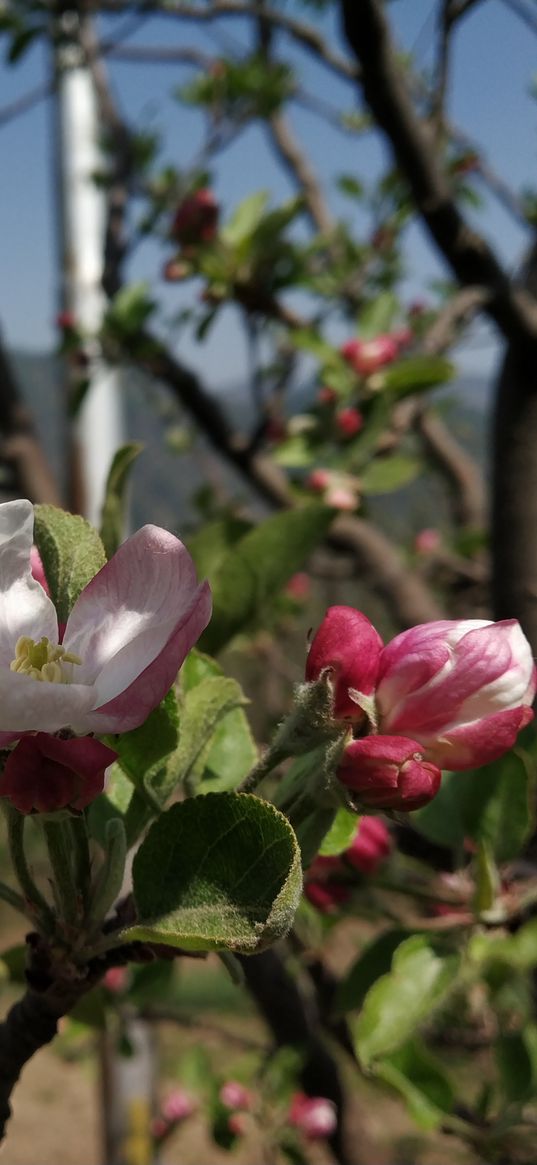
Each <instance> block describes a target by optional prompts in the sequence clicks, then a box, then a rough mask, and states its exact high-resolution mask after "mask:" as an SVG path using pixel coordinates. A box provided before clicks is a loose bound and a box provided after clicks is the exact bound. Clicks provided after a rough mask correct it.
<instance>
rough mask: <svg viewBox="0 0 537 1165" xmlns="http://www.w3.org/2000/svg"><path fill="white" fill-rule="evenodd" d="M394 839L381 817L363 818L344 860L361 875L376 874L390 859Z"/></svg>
mask: <svg viewBox="0 0 537 1165" xmlns="http://www.w3.org/2000/svg"><path fill="white" fill-rule="evenodd" d="M391 848H392V839H391V836H390V831H389V829H388V826H387V825H385V823H384V821H383V820H382V818H381V817H362V819H361V821H360V823H359V825H358V829H357V830H356V833H355V835H354V838H353V840H352V842H351V844H350V846H349V847H348V849H346V850H345V852H344V853H343V854H342V855H341V856H342V858H343V859H344V860H345V861H346V862H348V863H349V865H351V866H353V868H354V869H355V870H358V871H359V873H360V874H374V873H375V872H376V870H377V869H378V867H379V866H381V865H382V863H383V862H384V861H385V860H386V858H387V857H389V854H390V850H391Z"/></svg>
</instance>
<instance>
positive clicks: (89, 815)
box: [86, 764, 156, 850]
mask: <svg viewBox="0 0 537 1165" xmlns="http://www.w3.org/2000/svg"><path fill="white" fill-rule="evenodd" d="M155 812H156V810H155V807H154V806H153V805H150V804H149V802H148V800H147V798H146V795H145V793H144V795H142V794H141V793H138V792H137V790H136V789H135V787H134V785H133V783H132V781H130V780H129V778H128V777H127V776H126V775H125V773H124V772H123V769H122V768H121V765H119V764H114V765H112V767H111V769H109V770H108V773H107V778H106V793H101V795H100V797H96V799H95V801H92V803H91V805H90V806H89V809H87V810H86V819H87V822H88V828H89V831H90V835H91V837H93V838H94V839H95V841H97V842H98V843H99V845H100V846H101V848H102V849H104V850H105V849H106V827H107V824H108V822H109V821H111V820H112V819H113V818H114V817H121V819H122V821H123V824H124V826H125V834H126V837H127V848H128V849H130V847H131V846H132V845H134V843H135V841H136V840H137V839H138V837H139V836H140V834H141V833H142V832H143V830H144V829H145V827H146V825H148V824H149V822H150V821H151V818H152V817H154V816H155Z"/></svg>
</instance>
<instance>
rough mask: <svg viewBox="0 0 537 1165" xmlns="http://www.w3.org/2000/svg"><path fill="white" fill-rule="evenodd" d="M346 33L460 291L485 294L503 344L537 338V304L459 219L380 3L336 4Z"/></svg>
mask: <svg viewBox="0 0 537 1165" xmlns="http://www.w3.org/2000/svg"><path fill="white" fill-rule="evenodd" d="M342 9H343V14H344V21H345V30H346V34H347V37H348V40H349V43H350V45H351V46H352V48H353V50H354V52H355V54H356V57H357V60H358V61H359V63H360V64H361V68H362V84H363V90H364V94H365V97H366V100H367V102H368V104H369V106H370V108H371V110H372V112H373V115H374V117H375V120H376V121H377V124H378V125H379V127H380V128H381V129H382V130H383V132H384V133H385V134H386V136H387V138H388V140H389V141H390V144H391V146H392V149H393V152H394V155H395V158H396V161H397V164H398V165H399V167H400V169H401V172H402V173H403V174H404V176H405V178H406V180H407V182H408V184H409V186H410V189H411V191H412V194H413V197H414V201H415V204H416V208H417V210H418V212H419V214H420V215H421V217H422V219H423V221H424V222H425V224H426V225H427V227H428V229H429V232H430V234H431V236H432V237H433V239H434V241H435V242H436V244H437V246H438V248H439V249H440V251H441V253H442V254H443V256H444V258H445V260H446V262H447V263H448V264H449V266H450V267H451V268H452V270H453V271H454V272H455V274H456V276H457V278H458V279H459V281H460V283H461V284H462V286H464V287H468V286H473V287H475V286H480V287H483V288H484V289H485V290H486V291H487V292H488V294H489V299H488V301H487V305H486V311H487V312H488V314H489V315H490V316H491V318H492V319H494V321H495V322H496V324H497V325H498V327H499V329H500V331H501V332H502V333H503V334H504V335H505V336H506V338H508V339H509V338H515V337H518V338H521V339H526V340H527V339H529V338H533V337H537V304H536V303H535V302H534V301H533V300H532V298H531V297H530V296H529V295H528V294H527V293H526V292H524V290H523V289H521V288H520V287H518V286H517V285H516V284H515V283H514V282H513V281H512V280H511V279H509V277H508V275H507V274H506V272H505V271H504V270H503V268H502V267H501V265H500V263H499V261H498V259H497V257H496V255H495V254H494V252H493V251H492V249H491V247H490V246H489V245H488V244H487V243H486V242H485V240H484V239H483V238H482V237H481V236H480V235H479V234H478V233H477V232H476V231H474V230H473V229H472V228H471V227H470V226H469V224H468V223H467V222H466V220H465V219H464V217H463V215H462V214H461V211H460V209H459V207H458V206H457V204H456V202H455V199H454V197H453V193H452V190H451V188H450V186H449V183H448V181H447V179H446V177H445V175H444V174H443V172H442V169H441V167H440V164H439V161H438V159H437V157H436V154H435V149H434V141H433V139H432V137H431V133H430V129H428V128H427V127H426V126H425V125H424V124H423V123H421V122H420V120H419V118H418V117H417V115H416V113H415V111H414V108H413V106H412V102H411V100H410V96H409V92H408V87H407V84H406V82H405V78H404V74H403V70H402V67H401V65H400V64H399V61H398V59H397V56H396V54H395V50H394V48H393V45H392V41H391V37H390V33H389V30H388V26H387V23H386V20H385V18H384V14H383V10H382V7H381V5H380V3H379V0H361V3H360V4H355V3H354V0H342Z"/></svg>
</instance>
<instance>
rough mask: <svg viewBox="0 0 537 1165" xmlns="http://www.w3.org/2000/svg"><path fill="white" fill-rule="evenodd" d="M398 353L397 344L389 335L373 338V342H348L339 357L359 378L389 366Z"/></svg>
mask: <svg viewBox="0 0 537 1165" xmlns="http://www.w3.org/2000/svg"><path fill="white" fill-rule="evenodd" d="M398 353H399V347H398V344H397V342H396V341H395V340H394V339H393V337H392V336H389V335H381V336H375V338H374V340H348V341H347V343H346V344H343V347H342V348H341V355H342V356H343V357H344V359H345V360H346V361H347V363H348V364H350V365H351V367H352V368H354V371H355V372H357V373H358V375H359V376H370V375H371V373H372V372H377V371H378V369H379V368H382V367H383V365H384V364H391V363H392V361H393V360H395V359H396V357H397V355H398Z"/></svg>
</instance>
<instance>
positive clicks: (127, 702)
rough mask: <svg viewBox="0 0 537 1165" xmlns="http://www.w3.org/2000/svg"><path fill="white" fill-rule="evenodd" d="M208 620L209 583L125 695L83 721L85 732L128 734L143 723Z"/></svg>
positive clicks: (209, 604)
mask: <svg viewBox="0 0 537 1165" xmlns="http://www.w3.org/2000/svg"><path fill="white" fill-rule="evenodd" d="M210 617H211V591H210V587H209V584H208V582H203V583H200V585H199V586H198V587H197V589H196V591H195V592H194V597H193V599H192V603H191V606H190V609H189V610H188V611H187V612H186V614H185V615H184V616H183V618H182V619H181V620H180V622H179V626H178V627H177V628H176V630H175V631H174V633H173V635H172V636H171V637H170V639H169V640H168V642H167V644H166V645H165V647H164V648H163V650H162V651H161V653H160V655H159V656H157V658H156V659H154V660H153V661H152V662H151V663H150V664H149V665H148V667H146V668H145V670H144V671H143V672H142V673H141V675H139V676H138V677H137V678H136V679H135V680H134V682H133V683H132V684H130V686H129V687H128V688H126V690H125V691H124V692H120V694H119V695H118V696H116V697H115V698H114V699H113V700H110V701H109V703H107V704H103V705H102V706H101V707H99V708H97V709H96V710H95V711H94V712H91V713H90V714H89V716H86V717H85V718H84V724H85V725H86V729H85V730H86V731H93V732H129V731H130V730H131V729H132V728H137V727H138V725H139V724H143V722H144V720H145V719H146V717H147V716H148V715H149V713H150V712H151V711H152V710H153V708H156V706H157V704H159V703H160V701H161V700H162V699H163V698H164V696H165V695H166V692H168V691H169V689H170V688H171V686H172V684H173V682H174V680H175V677H176V675H177V672H178V671H179V668H180V667H181V664H182V663H183V661H184V659H185V657H186V656H187V655H188V652H189V651H190V648H191V647H193V646H194V644H195V643H196V641H197V640H198V639H199V637H200V635H201V633H202V631H203V630H204V629H205V627H206V626H207V623H208V622H209V619H210Z"/></svg>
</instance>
